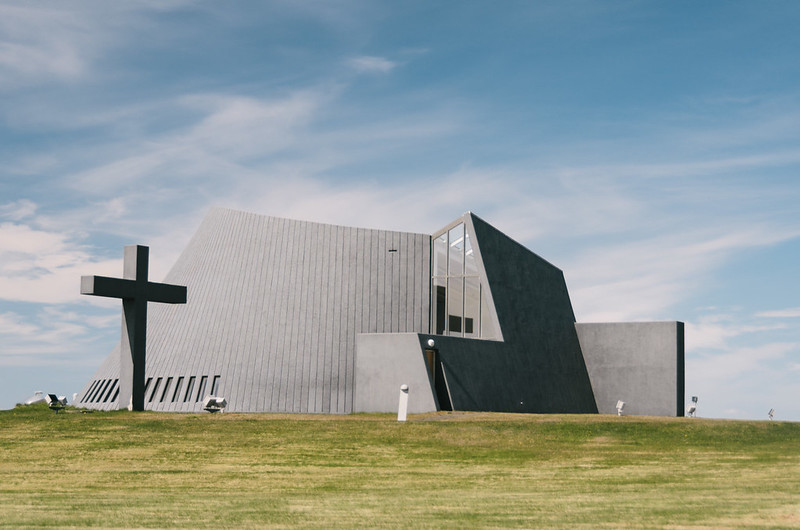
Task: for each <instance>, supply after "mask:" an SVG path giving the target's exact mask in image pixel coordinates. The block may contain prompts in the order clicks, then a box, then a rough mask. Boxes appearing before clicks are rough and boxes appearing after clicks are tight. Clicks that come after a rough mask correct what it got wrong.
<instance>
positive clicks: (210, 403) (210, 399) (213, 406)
mask: <svg viewBox="0 0 800 530" xmlns="http://www.w3.org/2000/svg"><path fill="white" fill-rule="evenodd" d="M227 406H228V400H227V399H225V398H224V397H220V396H211V395H209V396H206V398H205V399H204V400H203V410H207V411H208V412H222V411H223V410H224V409H225V407H227Z"/></svg>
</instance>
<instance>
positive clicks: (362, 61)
mask: <svg viewBox="0 0 800 530" xmlns="http://www.w3.org/2000/svg"><path fill="white" fill-rule="evenodd" d="M347 64H348V65H349V66H350V68H352V69H353V70H355V71H356V72H359V73H380V74H386V73H389V72H391V71H392V70H393V69H394V68H395V67H396V66H397V63H394V62H392V61H390V60H389V59H386V58H384V57H375V56H371V55H362V56H359V57H352V58H350V59H348V61H347Z"/></svg>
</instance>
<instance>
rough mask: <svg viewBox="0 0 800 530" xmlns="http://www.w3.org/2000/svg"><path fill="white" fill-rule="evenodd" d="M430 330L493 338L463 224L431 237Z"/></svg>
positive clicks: (471, 336) (475, 260)
mask: <svg viewBox="0 0 800 530" xmlns="http://www.w3.org/2000/svg"><path fill="white" fill-rule="evenodd" d="M432 272H433V274H432V279H431V280H432V281H431V330H432V331H433V332H434V333H436V334H437V335H450V336H456V337H470V338H487V339H492V338H495V337H496V334H495V332H494V328H495V326H494V324H493V323H492V322H489V320H491V316H490V315H489V310H488V306H486V296H485V293H484V292H483V289H482V285H481V278H480V275H479V273H478V260H477V258H476V257H475V249H474V248H473V247H472V241H471V240H470V237H469V233H468V232H467V230H466V227H465V226H464V223H459V224H457V225H456V226H454V227H453V228H451V229H450V230H448V231H446V232H445V233H443V234H440V235H439V236H436V237H434V238H433V270H432Z"/></svg>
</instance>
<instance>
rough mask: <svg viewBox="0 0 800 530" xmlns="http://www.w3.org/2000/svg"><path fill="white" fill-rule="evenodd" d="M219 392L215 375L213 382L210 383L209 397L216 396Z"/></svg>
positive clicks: (217, 377) (217, 379)
mask: <svg viewBox="0 0 800 530" xmlns="http://www.w3.org/2000/svg"><path fill="white" fill-rule="evenodd" d="M217 392H219V376H218V375H215V376H214V380H213V381H212V382H211V395H212V396H216V395H217Z"/></svg>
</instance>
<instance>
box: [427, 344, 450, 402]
mask: <svg viewBox="0 0 800 530" xmlns="http://www.w3.org/2000/svg"><path fill="white" fill-rule="evenodd" d="M425 365H426V366H427V367H428V375H430V376H431V379H432V380H433V390H434V392H436V400H437V401H438V402H439V410H453V403H452V401H451V399H450V392H449V390H448V388H447V377H446V376H445V373H444V365H443V364H442V361H441V359H439V350H437V349H435V348H426V349H425Z"/></svg>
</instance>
